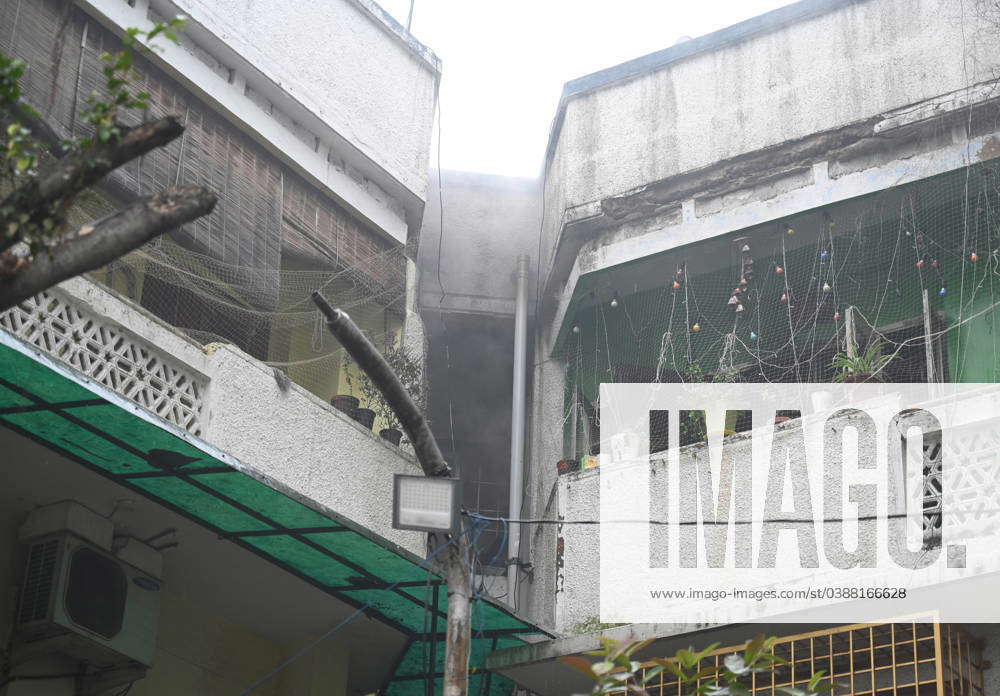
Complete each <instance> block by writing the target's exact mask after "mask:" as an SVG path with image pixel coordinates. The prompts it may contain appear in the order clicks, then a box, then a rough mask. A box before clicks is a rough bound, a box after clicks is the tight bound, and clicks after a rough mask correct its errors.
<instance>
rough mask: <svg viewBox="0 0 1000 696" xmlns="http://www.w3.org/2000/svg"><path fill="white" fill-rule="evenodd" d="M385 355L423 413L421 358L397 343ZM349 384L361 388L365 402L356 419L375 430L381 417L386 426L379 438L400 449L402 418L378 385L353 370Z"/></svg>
mask: <svg viewBox="0 0 1000 696" xmlns="http://www.w3.org/2000/svg"><path fill="white" fill-rule="evenodd" d="M382 356H383V357H384V358H385V360H386V362H387V363H389V366H390V367H391V368H392V369H393V371H394V372H395V373H396V376H397V377H399V381H400V382H402V383H403V387H404V388H405V389H406V391H407V392H409V394H410V398H411V399H413V402H414V403H415V404H416V405H417V408H419V409H421V410H423V408H424V392H423V379H422V377H423V374H422V370H421V365H420V361H419V359H418V358H417V357H416V356H414V355H413V354H412V353H411V352H410V351H409V350H407V349H406V348H405V347H403V346H402V345H399V346H397V345H395V344H390V345H388V346H386V347H385V348H384V349H383V350H382ZM347 382H348V384H349V385H350V386H351V389H352V391H353V390H354V388H355V386H357V388H358V391H359V392H360V395H361V400H362V401H363V402H364V404H365V407H364V408H356V409H355V420H357V421H358V422H359V423H361V424H362V425H364V426H366V427H368V428H371V427H372V426H373V425H374V423H375V419H376V417H378V418H381V420H382V423H383V424H384V425H385V427H384V428H382V429H381V430H379V436H381V437H382V439H384V440H386V441H388V442H391V443H392V444H394V445H397V446H398V445H399V442H400V440H401V439H402V437H403V432H402V430H400V423H399V419H397V418H396V414H395V413H394V412H393V410H392V408H390V407H389V404H388V402H387V401H386V400H385V397H384V396H382V392H381V391H379V389H378V387H376V386H375V383H374V382H372V380H371V378H370V377H368V375H367V374H365V373H364V372H360V371H359V372H357V373H356V374H354V373H352V371H350V370H348V372H347Z"/></svg>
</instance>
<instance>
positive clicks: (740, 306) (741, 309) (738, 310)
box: [736, 304, 744, 313]
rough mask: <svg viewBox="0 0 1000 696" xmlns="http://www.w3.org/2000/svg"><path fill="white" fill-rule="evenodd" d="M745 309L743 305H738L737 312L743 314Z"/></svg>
mask: <svg viewBox="0 0 1000 696" xmlns="http://www.w3.org/2000/svg"><path fill="white" fill-rule="evenodd" d="M743 309H744V307H743V305H741V304H737V305H736V312H737V313H739V312H742V311H743Z"/></svg>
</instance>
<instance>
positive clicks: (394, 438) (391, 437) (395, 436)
mask: <svg viewBox="0 0 1000 696" xmlns="http://www.w3.org/2000/svg"><path fill="white" fill-rule="evenodd" d="M378 435H379V437H381V438H382V439H383V440H386V441H388V442H391V443H392V444H394V445H396V447H399V440H400V438H402V437H403V433H402V431H400V430H396V429H395V428H382V429H381V430H379V431H378Z"/></svg>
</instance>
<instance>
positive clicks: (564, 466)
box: [556, 459, 580, 474]
mask: <svg viewBox="0 0 1000 696" xmlns="http://www.w3.org/2000/svg"><path fill="white" fill-rule="evenodd" d="M579 469H580V462H578V461H577V460H575V459H560V460H559V461H558V462H556V471H558V472H559V473H560V474H568V473H570V472H571V471H578V470H579Z"/></svg>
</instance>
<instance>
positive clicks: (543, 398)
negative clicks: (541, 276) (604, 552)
mask: <svg viewBox="0 0 1000 696" xmlns="http://www.w3.org/2000/svg"><path fill="white" fill-rule="evenodd" d="M547 340H548V337H547V335H546V334H545V333H542V334H541V335H540V336H539V337H538V338H536V342H535V355H536V356H538V357H537V358H536V360H535V363H534V369H533V370H532V375H531V377H532V384H531V392H530V394H531V396H530V401H529V403H530V410H529V432H528V452H529V454H528V463H527V467H526V471H525V481H527V486H526V489H525V496H524V497H525V510H524V515H525V516H526V517H532V518H534V517H539V518H546V519H555V518H556V517H557V516H558V515H560V514H563V515H565V513H564V512H562V511H561V509H560V499H559V497H558V495H559V491H558V487H557V484H558V478H559V477H558V475H557V470H556V463H557V462H558V461H559V460H560V459H562V458H563V421H562V413H563V408H564V404H563V399H564V390H565V379H566V370H565V365H564V364H563V363H562V361H561V360H559V359H557V358H553V357H551V355H550V352H551V346H550V345H549V344H548V343H547ZM595 510H596V508H595ZM559 536H560V535H559V532H558V530H557V528H556V527H555V526H554V525H544V524H542V525H533V526H528V527H526V528H525V529H523V530H522V532H521V544H522V548H521V555H522V557H523V558H526V559H528V560H529V561H530V562H531V564H532V571H531V573H530V574H529V575H527V576H522V577H521V582H522V585H521V586H520V588H519V589H518V607H519V608H522V611H523V612H524V613H525V615H526V616H530V617H532V620H533V621H535V622H537V623H540V624H542V625H544V626H548V627H554V626H556V625H557V620H556V601H555V598H556V596H557V595H558V593H560V592H562V591H563V589H564V583H563V582H562V580H561V579H560V569H561V567H562V563H563V552H562V548H560V542H559ZM597 558H598V557H597V556H595V557H594V558H593V559H592V560H594V561H596V559H597ZM593 606H594V607H596V606H597V605H596V604H595V605H593ZM595 613H596V609H594V608H593V607H592V611H591V614H595Z"/></svg>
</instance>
